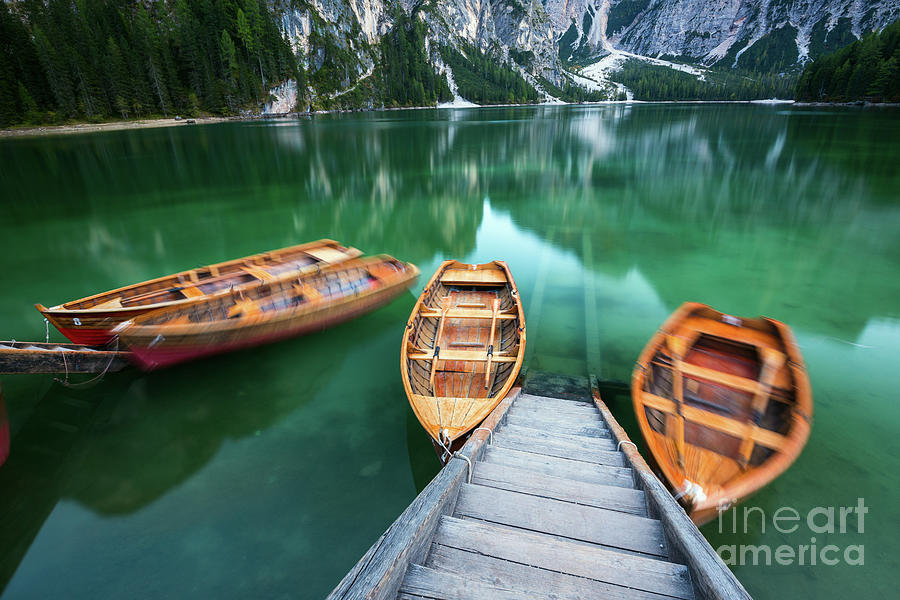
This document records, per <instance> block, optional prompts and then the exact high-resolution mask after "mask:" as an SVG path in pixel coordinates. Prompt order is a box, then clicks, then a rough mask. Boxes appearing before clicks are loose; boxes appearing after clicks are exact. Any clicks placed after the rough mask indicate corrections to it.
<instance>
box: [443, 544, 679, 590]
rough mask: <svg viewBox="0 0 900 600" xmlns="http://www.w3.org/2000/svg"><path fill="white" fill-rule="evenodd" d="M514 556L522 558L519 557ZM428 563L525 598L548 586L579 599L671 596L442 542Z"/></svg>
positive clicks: (523, 549)
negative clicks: (461, 548)
mask: <svg viewBox="0 0 900 600" xmlns="http://www.w3.org/2000/svg"><path fill="white" fill-rule="evenodd" d="M527 550H528V548H527V547H524V548H522V551H523V552H527ZM516 560H518V561H521V560H523V559H522V557H518V558H517V559H516ZM427 564H428V565H429V566H431V567H433V568H434V569H436V570H441V571H444V572H448V573H455V574H457V575H460V576H462V577H465V578H467V579H469V580H470V581H485V582H488V583H491V584H493V585H496V586H499V587H502V588H504V589H515V590H518V591H519V593H520V598H528V597H529V595H528V594H529V592H530V591H531V590H537V589H551V590H553V591H554V593H556V594H559V597H560V598H569V597H573V598H579V600H672V596H668V595H665V596H664V595H661V594H655V593H653V592H647V591H643V590H639V589H633V588H628V587H623V586H619V585H616V584H613V583H607V582H605V581H598V580H596V579H588V578H586V577H580V576H577V575H569V574H568V573H560V572H558V571H551V570H547V569H542V568H540V567H532V566H530V565H526V564H522V563H521V562H513V561H512V560H505V559H502V558H496V557H494V556H489V555H485V554H481V553H476V552H469V551H468V550H460V549H459V548H453V547H451V546H443V545H441V544H434V545H432V547H431V551H430V552H429V553H428V561H427Z"/></svg>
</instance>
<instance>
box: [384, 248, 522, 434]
mask: <svg viewBox="0 0 900 600" xmlns="http://www.w3.org/2000/svg"><path fill="white" fill-rule="evenodd" d="M524 356H525V314H524V312H523V311H522V302H521V300H520V299H519V293H518V290H517V289H516V283H515V281H513V277H512V274H511V273H510V272H509V267H508V266H507V265H506V263H505V262H502V261H494V262H491V263H487V264H484V265H468V264H465V263H461V262H458V261H455V260H448V261H445V262H444V263H442V264H441V266H440V267H439V268H438V270H437V272H436V273H435V274H434V276H433V277H432V278H431V281H429V282H428V285H427V286H426V287H425V291H423V292H422V295H421V296H419V300H418V301H417V302H416V305H415V307H414V308H413V311H412V315H411V316H410V318H409V321H408V322H407V324H406V332H405V333H404V335H403V345H402V349H401V353H400V373H401V376H402V378H403V387H404V389H405V390H406V395H407V396H408V397H409V403H410V404H411V405H412V409H413V412H415V414H416V417H418V419H419V422H420V423H421V424H422V426H423V427H424V428H425V430H426V431H427V432H428V435H430V436H431V438H432V440H434V441H435V443H436V444H438V445H439V446H440V447H442V448H444V450H445V451H446V450H447V449H449V448H450V447H451V445H453V443H454V442H457V441H458V440H464V439H465V436H466V434H468V433H469V432H470V431H471V430H472V429H473V428H475V427H476V426H478V424H479V423H481V422H482V421H483V420H484V418H485V417H486V416H487V415H488V414H489V413H490V412H491V411H492V410H493V409H494V408H495V407H496V406H497V404H499V403H500V401H501V400H503V398H504V397H505V396H506V394H507V392H509V389H510V388H511V387H512V385H513V383H514V382H515V379H516V376H517V375H518V374H519V369H520V368H521V366H522V359H523V358H524ZM457 445H458V444H457Z"/></svg>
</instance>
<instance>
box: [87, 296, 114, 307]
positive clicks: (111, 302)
mask: <svg viewBox="0 0 900 600" xmlns="http://www.w3.org/2000/svg"><path fill="white" fill-rule="evenodd" d="M91 308H92V309H102V308H122V298H120V297H119V296H116V297H115V298H113V299H112V300H107V301H106V302H101V303H100V304H95V305H94V306H92V307H91Z"/></svg>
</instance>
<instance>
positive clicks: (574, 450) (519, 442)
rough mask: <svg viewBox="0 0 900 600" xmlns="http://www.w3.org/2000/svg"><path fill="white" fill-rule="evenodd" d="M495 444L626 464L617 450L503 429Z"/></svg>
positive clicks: (573, 457)
mask: <svg viewBox="0 0 900 600" xmlns="http://www.w3.org/2000/svg"><path fill="white" fill-rule="evenodd" d="M494 445H495V446H497V447H498V448H510V449H512V450H519V451H522V452H533V453H535V454H543V455H546V456H556V457H558V458H570V459H572V460H580V461H584V462H590V463H596V464H598V465H609V466H612V467H624V466H625V457H624V455H623V454H622V453H621V452H616V451H615V450H600V451H597V450H586V449H585V448H579V447H578V446H576V445H574V444H569V443H565V442H558V441H550V440H546V439H539V438H534V439H528V438H526V437H523V436H521V435H516V434H511V433H508V432H504V431H503V430H501V431H500V432H499V433H498V434H497V435H495V436H494Z"/></svg>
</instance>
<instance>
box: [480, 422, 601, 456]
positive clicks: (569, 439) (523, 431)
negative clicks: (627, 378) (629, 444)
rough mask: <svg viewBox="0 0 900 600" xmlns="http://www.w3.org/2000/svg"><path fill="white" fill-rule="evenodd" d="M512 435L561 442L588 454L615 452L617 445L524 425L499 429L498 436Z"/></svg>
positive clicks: (598, 439) (599, 439)
mask: <svg viewBox="0 0 900 600" xmlns="http://www.w3.org/2000/svg"><path fill="white" fill-rule="evenodd" d="M500 433H503V434H510V435H516V436H519V437H524V438H525V439H529V440H530V439H535V440H546V441H548V442H561V443H566V444H571V445H575V446H578V447H580V448H584V449H585V451H587V452H593V451H603V450H615V449H616V444H615V442H613V441H612V440H611V439H610V438H596V437H587V436H583V435H570V434H566V433H557V432H550V431H546V430H544V429H535V428H534V427H523V426H522V425H510V424H508V423H507V424H504V425H503V427H500V428H499V429H497V434H498V435H499V434H500Z"/></svg>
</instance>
